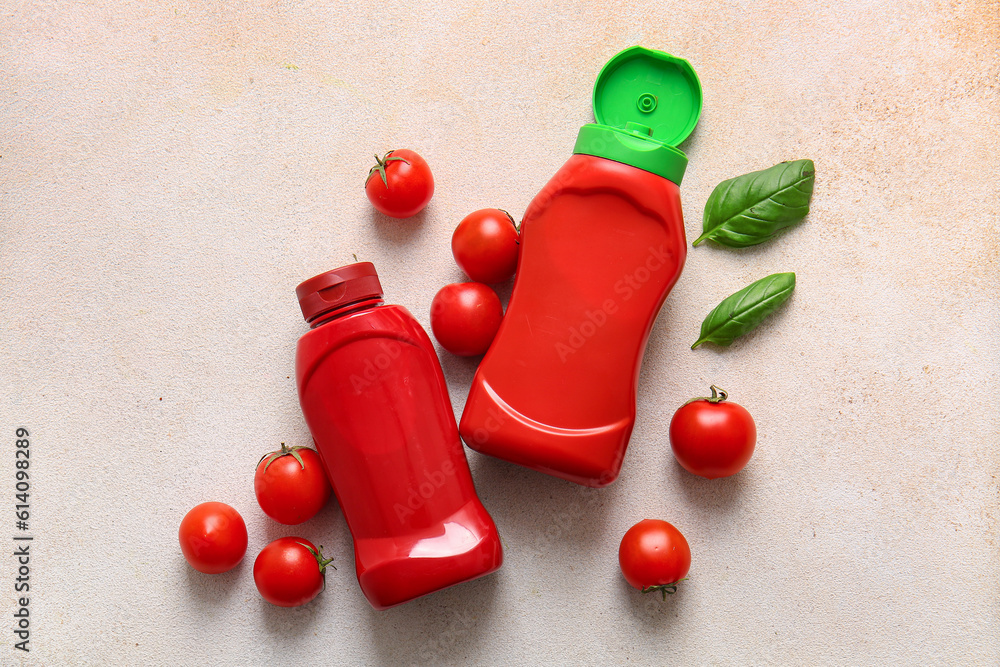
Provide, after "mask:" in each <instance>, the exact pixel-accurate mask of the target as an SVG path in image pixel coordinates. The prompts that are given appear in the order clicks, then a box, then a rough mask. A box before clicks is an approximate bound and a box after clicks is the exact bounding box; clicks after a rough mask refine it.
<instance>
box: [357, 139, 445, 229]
mask: <svg viewBox="0 0 1000 667" xmlns="http://www.w3.org/2000/svg"><path fill="white" fill-rule="evenodd" d="M375 162H377V164H376V165H375V166H374V167H372V168H371V170H370V171H369V172H368V180H367V181H365V194H367V195H368V200H369V201H370V202H371V203H372V206H374V207H375V208H376V209H378V210H379V211H381V212H382V213H385V214H386V215H388V216H389V217H392V218H409V217H411V216H414V215H416V214H417V213H419V212H420V211H421V210H423V208H424V207H425V206H427V202H429V201H430V200H431V195H433V194H434V177H433V176H431V168H430V167H428V166H427V162H426V161H425V160H424V159H423V158H422V157H420V156H419V155H417V154H416V153H414V152H413V151H411V150H407V149H405V148H403V149H400V150H395V151H389V152H388V153H386V154H385V156H383V157H382V158H379V156H378V155H376V156H375Z"/></svg>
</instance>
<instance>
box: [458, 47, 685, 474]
mask: <svg viewBox="0 0 1000 667" xmlns="http://www.w3.org/2000/svg"><path fill="white" fill-rule="evenodd" d="M700 113H701V84H700V83H699V81H698V77H697V75H696V74H695V72H694V69H693V68H692V67H691V65H690V64H689V63H688V62H687V61H686V60H682V59H680V58H675V57H673V56H670V55H668V54H666V53H662V52H660V51H652V50H649V49H644V48H642V47H638V46H637V47H632V48H629V49H626V50H625V51H622V52H621V53H619V54H618V55H616V56H615V57H614V58H612V59H611V60H610V61H609V62H608V63H607V64H606V65H605V66H604V68H603V69H602V70H601V72H600V74H599V75H598V77H597V83H596V85H595V87H594V116H595V117H596V119H597V122H598V124H591V125H585V126H584V127H583V128H582V129H581V130H580V134H579V136H578V139H577V142H576V146H575V148H574V150H573V153H574V155H573V156H572V157H571V158H570V159H569V160H568V161H567V162H566V163H565V164H564V165H563V167H562V168H561V169H560V170H559V171H558V172H557V173H556V175H555V176H554V177H553V178H552V180H551V181H549V183H548V184H547V185H546V186H545V187H544V188H543V189H542V191H541V192H540V193H539V194H538V195H537V196H536V197H535V198H534V200H532V202H531V204H530V205H529V206H528V209H527V211H525V214H524V219H523V221H522V223H521V244H520V250H519V252H520V256H519V259H518V269H517V277H516V279H515V282H514V289H513V293H512V294H511V298H510V304H509V306H508V308H507V312H506V314H505V315H504V318H503V323H502V324H501V326H500V330H499V332H498V333H497V336H496V338H495V339H494V341H493V345H492V346H491V347H490V349H489V351H488V352H487V353H486V356H485V357H484V358H483V361H482V362H481V363H480V365H479V369H478V370H477V372H476V375H475V378H474V379H473V382H472V389H471V391H470V393H469V398H468V401H467V402H466V405H465V411H464V413H463V414H462V419H461V424H460V429H459V430H460V432H461V434H462V437H463V438H464V440H465V442H466V443H467V444H468V445H469V446H470V447H471V448H473V449H475V450H477V451H479V452H482V453H484V454H490V455H492V456H496V457H498V458H501V459H505V460H507V461H511V462H513V463H518V464H520V465H523V466H527V467H529V468H533V469H535V470H539V471H541V472H544V473H548V474H551V475H555V476H557V477H562V478H563V479H568V480H571V481H573V482H578V483H580V484H585V485H587V486H594V487H598V486H604V485H606V484H610V483H611V482H613V481H614V480H615V479H616V478H617V477H618V473H619V472H620V470H621V465H622V459H623V458H624V455H625V449H626V447H627V446H628V441H629V436H630V435H631V433H632V426H633V424H634V422H635V402H636V387H637V384H638V377H639V366H640V364H641V362H642V355H643V352H644V350H645V347H646V340H647V338H648V337H649V332H650V329H651V328H652V325H653V321H654V319H655V318H656V315H657V313H658V312H659V310H660V306H661V305H663V301H664V299H666V297H667V294H668V293H669V291H670V289H671V288H672V287H673V285H674V283H675V282H676V281H677V278H678V277H679V276H680V273H681V268H682V267H683V265H684V258H685V255H686V252H687V247H686V245H687V244H686V240H685V237H684V222H683V219H682V216H681V202H680V189H679V187H678V186H679V185H680V182H681V178H682V177H683V175H684V170H685V167H686V166H687V157H686V156H685V155H684V153H682V152H681V151H680V150H678V149H677V148H676V145H677V144H679V143H680V142H681V141H683V140H684V139H685V138H687V136H688V135H689V134H690V133H691V131H692V130H693V129H694V126H695V124H696V123H697V121H698V116H699V114H700Z"/></svg>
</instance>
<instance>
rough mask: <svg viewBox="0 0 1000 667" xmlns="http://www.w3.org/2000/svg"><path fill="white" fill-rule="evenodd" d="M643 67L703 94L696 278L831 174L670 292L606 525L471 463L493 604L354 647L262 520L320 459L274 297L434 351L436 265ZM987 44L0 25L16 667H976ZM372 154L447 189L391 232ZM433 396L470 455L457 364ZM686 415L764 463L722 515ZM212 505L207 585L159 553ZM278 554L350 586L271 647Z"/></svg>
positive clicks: (690, 19) (476, 11)
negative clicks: (650, 524) (728, 308)
mask: <svg viewBox="0 0 1000 667" xmlns="http://www.w3.org/2000/svg"><path fill="white" fill-rule="evenodd" d="M636 43H639V44H643V45H645V46H649V47H653V48H659V49H662V50H665V51H668V52H672V53H675V54H677V55H681V56H683V57H686V58H687V59H689V60H690V61H691V62H692V64H693V65H694V67H695V68H696V69H697V71H698V73H699V75H700V77H701V81H702V85H703V88H704V95H705V108H704V113H703V116H702V119H701V123H700V125H699V126H698V128H697V130H696V131H695V134H694V135H693V137H692V138H691V139H690V140H689V141H688V142H687V144H685V146H684V147H683V148H684V149H685V150H686V152H687V153H688V155H689V157H690V159H691V163H690V167H689V169H688V173H687V176H686V180H685V182H684V186H683V188H682V193H683V199H684V205H685V211H686V214H687V232H688V236H689V238H694V237H695V236H696V235H697V233H696V232H697V230H698V229H699V228H700V218H701V210H702V207H703V205H704V202H705V200H706V198H707V197H708V194H709V192H710V191H711V189H712V187H713V186H714V185H715V184H716V183H718V182H719V181H721V180H723V179H725V178H728V177H731V176H734V175H737V174H740V173H743V172H746V171H750V170H754V169H760V168H763V167H767V166H770V165H771V164H774V163H775V162H778V161H781V160H785V159H794V158H801V157H808V158H812V159H813V160H815V162H816V167H817V170H818V176H817V182H816V194H815V196H814V198H813V211H812V213H811V214H810V215H809V217H808V219H807V220H806V222H805V223H803V224H802V225H800V226H799V227H797V228H795V229H794V230H792V231H791V232H789V233H787V234H786V235H784V236H783V237H782V238H780V239H779V240H776V241H774V242H772V243H770V244H767V245H764V246H758V247H757V248H753V249H748V250H744V251H738V252H733V251H727V250H724V249H721V248H719V247H708V246H704V247H699V248H696V249H692V250H691V252H690V253H689V256H688V263H687V265H686V267H685V271H684V274H683V276H682V277H681V280H680V282H679V283H678V285H677V287H676V288H675V290H674V292H673V294H672V295H671V297H670V298H669V299H668V301H667V304H666V306H665V307H664V309H663V311H662V312H661V315H660V318H659V319H658V321H657V324H656V326H655V328H654V331H653V334H652V336H651V338H650V341H649V347H648V350H647V355H646V359H645V362H644V365H643V371H642V375H641V379H640V398H639V404H638V415H639V417H638V423H637V425H636V429H635V432H634V434H633V436H632V444H631V447H630V449H629V453H628V455H627V457H626V461H625V468H624V472H623V474H622V476H621V478H620V480H619V481H618V482H617V483H616V484H614V485H613V486H612V487H610V488H608V489H605V490H601V491H594V490H584V489H581V488H578V487H576V486H574V485H572V484H569V483H566V482H562V481H559V480H555V479H552V478H548V477H545V476H543V475H540V474H536V473H533V472H529V471H526V470H522V469H519V468H515V467H513V466H509V465H507V464H503V463H500V462H497V461H494V460H490V459H486V458H484V457H481V456H479V455H476V454H470V463H471V465H472V467H473V473H474V475H475V479H476V482H477V486H478V488H479V490H480V493H481V496H482V498H483V500H484V503H485V504H486V505H487V507H488V508H489V509H490V511H491V512H492V513H493V515H494V517H495V519H496V521H497V523H498V525H499V527H500V530H501V533H502V535H503V538H504V541H505V544H506V563H505V565H504V567H503V568H502V570H501V571H500V572H498V573H497V574H496V575H493V576H491V577H488V578H485V579H481V580H478V581H476V582H473V583H469V584H466V585H463V586H460V587H457V588H454V589H451V590H448V591H445V592H442V593H438V594H435V595H433V596H430V597H427V598H424V599H422V600H419V601H415V602H412V603H409V604H407V605H405V606H403V607H400V608H397V609H394V610H390V611H387V612H375V611H373V610H372V609H370V608H369V606H368V605H367V603H366V602H365V601H364V599H363V598H362V596H361V593H360V591H359V589H358V586H357V583H356V581H355V579H354V575H353V565H352V562H353V561H352V554H351V548H350V540H349V536H348V534H347V531H346V528H345V525H344V521H343V518H342V516H341V515H340V513H339V510H338V508H337V507H336V506H335V504H331V506H330V507H328V509H326V510H325V511H324V512H323V513H322V514H321V515H320V517H319V518H318V519H316V520H314V521H313V522H311V523H309V524H305V525H304V526H302V527H299V528H295V529H289V528H284V527H280V526H277V525H276V524H274V523H272V522H270V521H268V520H265V518H264V517H263V515H262V513H261V512H260V511H259V509H258V508H257V506H256V502H255V500H254V497H253V492H252V484H251V474H252V469H253V465H254V463H255V462H256V460H257V458H258V457H259V456H260V455H261V454H262V453H263V452H264V451H267V450H268V449H270V448H272V447H274V446H275V445H277V443H279V442H281V441H285V442H289V443H295V442H306V441H307V438H308V434H307V431H306V428H305V425H304V423H303V420H302V418H301V415H300V413H299V410H298V405H297V401H296V396H295V388H294V381H293V379H292V375H293V367H292V360H293V357H292V355H293V348H294V344H295V341H296V339H297V337H298V336H299V335H300V334H301V333H302V332H303V331H304V325H303V323H302V322H301V318H300V315H299V312H298V309H297V305H296V302H295V298H294V293H293V290H294V287H295V285H296V284H297V283H298V282H299V281H300V280H302V279H304V278H307V277H309V276H312V275H314V274H316V273H318V272H320V271H323V270H326V269H329V268H333V267H335V266H339V265H341V264H345V263H348V262H350V261H353V260H352V253H354V254H357V256H358V257H359V258H360V259H362V260H370V261H372V262H374V263H375V265H376V266H377V267H378V270H379V272H380V274H381V276H382V282H383V285H384V286H385V289H386V292H387V298H388V299H389V300H391V301H393V302H396V303H400V304H403V305H404V306H406V307H407V308H409V309H410V310H411V311H412V312H413V313H414V314H415V315H416V316H417V318H418V319H420V320H421V322H422V323H424V324H425V326H426V325H427V322H428V308H429V305H430V301H431V298H432V297H433V295H434V292H435V291H436V289H437V288H438V287H439V286H441V285H443V284H445V283H447V282H452V281H455V280H457V279H459V278H460V277H461V274H460V272H459V270H458V269H457V267H455V265H454V263H453V261H452V259H451V256H450V251H449V248H448V239H449V238H450V233H451V230H452V229H453V227H454V225H456V224H457V222H458V221H459V220H460V219H461V217H462V216H463V215H465V214H466V213H468V212H470V211H472V210H474V209H477V208H481V207H485V206H500V207H502V208H505V209H507V210H510V211H511V212H512V213H514V214H515V215H516V216H520V214H521V213H522V212H523V211H524V208H525V207H526V205H527V203H528V202H529V201H530V199H531V197H532V196H533V195H534V194H535V192H537V190H538V189H539V188H541V186H542V185H543V184H544V183H545V182H546V180H547V179H548V178H549V177H550V176H551V175H552V174H553V173H554V172H555V170H556V169H557V168H558V167H559V166H560V165H561V164H562V162H563V161H564V160H565V159H566V158H567V157H568V156H569V153H570V151H571V148H572V145H573V141H574V139H575V135H576V132H577V129H578V128H579V126H580V125H582V124H583V123H586V122H590V121H591V119H592V116H591V109H590V94H591V87H592V85H593V80H594V76H595V74H596V73H597V71H598V70H599V69H600V67H601V65H602V64H603V63H604V62H605V61H606V60H607V59H608V58H609V57H611V56H612V55H613V54H615V53H617V52H618V51H619V50H621V49H623V48H625V47H627V46H630V45H632V44H636ZM998 43H1000V6H998V4H997V2H996V0H978V1H967V2H962V1H956V2H932V1H927V2H921V1H912V0H911V1H905V2H902V3H899V2H895V1H891V2H890V1H889V0H884V1H877V0H876V1H863V0H858V1H856V2H848V3H832V5H831V6H826V5H825V4H823V3H820V4H815V3H814V4H805V5H803V4H801V3H797V2H790V1H788V2H768V3H747V2H725V3H719V2H708V1H707V0H689V1H687V2H683V3H681V2H669V3H654V4H651V3H638V4H624V3H613V2H603V3H586V2H569V3H559V6H558V7H550V6H548V5H547V4H546V3H527V4H519V5H517V6H504V7H502V8H496V7H492V6H490V5H487V4H485V3H478V2H472V1H471V0H466V1H463V2H460V3H451V4H449V3H437V2H434V3H422V4H405V3H374V4H370V5H367V6H365V5H362V6H360V7H354V8H351V9H347V8H345V7H343V6H341V3H325V2H318V1H309V2H253V3H249V2H239V3H232V4H229V3H217V2H211V3H209V2H204V3H201V2H167V3H162V4H160V5H158V6H157V7H148V6H147V4H146V3H120V2H114V1H112V0H94V1H92V2H80V3H56V2H39V1H36V2H19V3H4V5H3V7H2V8H0V71H3V72H4V75H3V77H2V78H0V100H2V101H0V156H2V157H0V193H2V194H0V196H2V200H0V225H2V226H0V316H2V320H0V324H2V326H0V332H2V338H0V369H2V374H3V375H2V377H3V383H2V386H0V433H2V439H0V441H2V442H7V443H8V444H7V445H4V446H3V447H0V451H4V452H7V453H6V454H4V455H2V456H0V480H7V481H0V501H2V503H0V543H4V542H7V541H8V540H9V538H4V537H3V536H4V535H7V534H8V533H13V532H14V531H13V529H12V527H11V526H12V524H13V516H12V515H13V504H14V499H13V488H12V486H13V484H12V482H11V481H10V480H12V477H13V475H12V472H13V453H12V449H13V445H12V441H13V437H14V436H13V431H14V429H15V428H16V427H17V426H25V427H27V428H28V429H30V431H31V433H32V442H33V448H32V456H33V459H32V468H31V470H32V472H33V484H34V486H33V492H34V493H33V495H32V523H31V527H32V533H33V534H34V535H35V536H36V541H35V542H34V544H33V546H32V549H34V551H33V555H34V559H33V561H32V581H31V586H32V591H31V594H32V602H31V614H32V616H31V619H32V630H33V634H32V648H33V651H32V653H31V654H30V656H28V658H27V659H25V660H24V662H25V663H26V664H38V665H60V664H105V663H107V664H111V663H114V664H120V663H128V664H144V665H154V664H185V665H195V664H220V663H231V664H262V663H266V662H272V661H275V660H278V659H280V660H282V661H284V662H287V663H289V664H306V663H311V664H330V663H343V664H409V663H435V664H470V663H503V664H524V665H530V664H539V663H543V662H546V663H576V664H579V663H586V662H592V663H605V664H606V663H611V662H619V663H625V662H627V663H629V664H880V665H881V664H900V665H912V664H946V663H947V664H978V665H985V664H997V662H998V661H1000V599H998V584H1000V581H998V579H1000V577H998V574H1000V561H998V551H997V543H996V538H997V495H998V494H997V490H998V489H997V479H996V474H997V471H998V461H1000V457H998V445H1000V428H998V417H997V410H996V406H995V399H994V397H995V395H996V394H997V390H998V387H997V375H998V373H997V371H998V345H997V341H998V337H1000V336H998V334H1000V327H998V320H1000V309H998V301H997V293H998V288H1000V279H998V272H997V258H998V244H997V233H998V228H1000V213H998V194H997V187H996V178H997V173H998V172H1000V159H998V157H997V156H998V155H1000V145H998V138H997V137H998V133H997V127H998V124H1000V103H998V78H1000V58H998V50H997V49H998ZM397 147H409V148H413V149H416V150H418V151H419V152H420V153H421V154H423V155H424V156H425V157H426V158H427V160H428V161H429V163H430V164H431V167H432V169H433V170H434V175H435V177H436V180H437V192H436V194H435V197H434V199H433V201H432V202H431V204H430V206H429V207H428V209H427V210H426V212H425V213H423V214H421V215H420V216H418V217H417V218H416V219H415V220H412V221H409V222H397V221H391V220H388V219H385V218H382V217H380V216H378V215H376V214H374V213H373V212H372V211H371V209H370V207H369V205H368V203H367V201H366V200H365V198H364V195H363V192H362V189H361V184H362V181H363V178H364V176H365V174H366V173H367V170H368V167H369V164H370V160H371V155H372V153H374V152H379V153H381V152H383V151H385V150H388V149H390V148H397ZM775 271H795V272H796V273H797V274H798V285H797V287H796V291H795V295H794V296H793V297H792V299H791V300H790V302H789V303H788V304H787V306H786V307H784V308H783V309H782V310H781V311H780V312H779V313H778V314H777V315H776V316H774V317H773V318H771V319H770V320H769V321H768V322H767V323H766V324H765V325H763V326H762V327H761V328H760V329H758V330H757V331H756V332H754V333H752V334H751V335H749V336H747V337H745V338H744V339H742V340H739V341H737V343H736V344H734V345H733V346H732V347H731V348H730V349H726V350H718V349H699V350H697V351H694V352H692V351H691V350H689V349H688V346H689V345H690V343H691V342H692V341H693V340H694V338H695V336H696V333H697V328H698V325H699V323H700V322H701V319H702V317H703V316H704V315H705V314H706V313H707V312H708V310H709V309H710V308H711V307H712V306H714V305H715V304H716V303H717V302H718V301H719V300H720V299H721V298H722V297H724V296H726V295H728V294H729V293H731V292H733V291H735V289H737V288H739V287H741V286H743V285H745V284H747V283H749V282H750V281H752V280H754V279H756V278H759V277H761V276H764V275H766V274H768V273H773V272H775ZM442 362H443V365H444V368H445V372H446V375H447V377H448V380H449V383H450V387H451V392H452V399H453V402H454V406H455V410H456V413H460V411H461V408H462V406H463V404H464V400H465V393H466V391H467V388H468V383H469V381H470V379H471V376H472V373H473V370H474V362H472V361H468V360H461V359H457V358H453V357H450V356H448V355H447V354H446V353H443V354H442ZM711 383H716V384H719V385H721V386H723V387H725V388H726V389H727V390H728V391H729V393H730V395H731V396H732V398H733V400H736V401H737V402H739V403H741V404H743V405H744V406H746V407H747V408H748V409H749V410H750V411H751V412H752V413H753V414H754V415H755V417H756V419H757V423H758V426H759V430H760V438H759V443H758V448H757V453H756V455H755V457H754V459H753V460H752V462H751V463H750V465H749V466H748V468H747V469H746V470H745V471H744V472H743V473H741V474H740V475H738V476H737V477H735V478H731V479H728V480H719V481H715V482H709V481H706V480H701V479H700V478H694V477H692V476H690V475H687V474H686V473H684V472H683V471H682V470H680V469H679V468H678V466H677V465H676V464H675V463H674V461H673V460H672V457H671V455H670V452H669V445H668V442H667V438H666V430H667V424H668V422H669V419H670V416H671V414H672V413H673V410H674V409H675V408H676V407H677V406H679V405H680V404H681V403H682V402H683V401H684V400H686V399H687V398H689V397H691V396H693V395H703V394H704V392H705V390H706V389H707V387H708V385H709V384H711ZM209 499H214V500H220V501H225V502H229V503H231V504H233V505H234V506H235V507H236V508H237V509H239V510H240V511H241V513H242V514H243V515H244V517H245V518H246V520H247V523H248V526H249V529H250V549H249V551H248V555H247V558H246V559H245V560H244V562H243V564H242V565H241V566H240V567H239V568H238V569H237V570H235V571H234V572H231V573H229V574H225V575H219V576H215V577H208V576H204V575H199V574H198V573H196V572H194V571H192V570H191V569H190V568H188V566H187V565H186V564H185V562H184V560H183V558H182V557H181V555H180V553H179V549H178V547H177V542H176V531H177V525H178V523H179V521H180V519H181V517H182V516H183V514H184V512H186V511H187V509H189V508H190V507H191V506H193V505H194V504H196V503H198V502H202V501H204V500H209ZM4 506H7V507H8V508H9V509H8V510H4V509H3V507H4ZM647 516H649V517H654V516H655V517H661V518H664V519H667V520H669V521H671V522H673V523H675V524H676V525H678V526H679V527H680V528H681V529H682V530H683V531H684V532H685V534H686V535H687V537H688V539H689V541H690V543H691V546H692V551H693V553H694V563H693V566H692V570H691V574H690V580H689V581H687V582H685V583H684V584H683V586H682V587H681V590H680V592H679V593H678V594H677V595H676V596H674V597H673V598H672V599H669V600H667V602H666V603H661V602H660V601H658V600H655V599H651V598H648V597H642V596H640V595H638V594H636V593H635V592H634V591H632V590H631V589H629V588H628V586H627V585H626V584H625V582H624V581H623V580H622V578H621V576H620V575H619V573H618V567H617V546H618V541H619V539H620V537H621V535H622V534H623V533H624V531H625V530H626V529H627V528H628V527H629V526H630V525H631V524H632V523H634V522H635V521H637V520H639V519H641V518H644V517H647ZM294 533H301V534H303V536H305V537H309V538H311V539H314V540H315V541H317V542H318V543H322V544H323V545H325V546H326V547H327V549H328V550H329V553H330V554H332V555H334V556H336V557H337V564H338V567H339V568H340V569H339V570H337V571H336V572H332V573H331V575H330V576H329V577H328V580H327V590H326V591H325V592H324V593H323V595H322V596H321V597H320V598H319V599H318V600H317V601H315V602H313V603H312V604H310V605H308V606H306V607H304V608H301V609H297V610H281V609H277V608H274V607H271V606H269V605H268V604H267V603H265V602H263V601H262V600H261V599H260V598H259V596H258V595H257V592H256V590H255V588H254V585H253V578H252V576H251V566H252V560H253V558H254V557H255V555H256V553H257V551H258V550H259V549H260V548H261V547H262V546H263V545H264V544H266V542H267V541H269V540H270V539H272V538H274V537H276V536H279V535H286V534H294ZM6 550H7V547H2V548H0V551H4V552H6ZM14 576H15V575H14V562H13V559H12V558H3V559H0V613H2V614H3V617H4V618H6V619H8V620H7V621H5V622H3V623H0V663H2V664H11V663H12V662H16V661H18V660H21V659H22V658H23V657H24V656H21V655H20V654H16V653H15V652H14V651H13V649H12V648H11V645H12V643H13V636H12V635H11V633H10V630H9V626H11V621H10V619H11V613H12V611H13V605H14V593H13V591H12V589H13V578H14Z"/></svg>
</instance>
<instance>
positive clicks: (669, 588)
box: [642, 579, 684, 600]
mask: <svg viewBox="0 0 1000 667" xmlns="http://www.w3.org/2000/svg"><path fill="white" fill-rule="evenodd" d="M681 581H684V579H680V580H678V581H675V582H674V583H672V584H660V585H658V586H646V587H645V588H643V589H642V592H643V593H652V592H653V591H659V592H660V593H661V594H662V595H663V599H664V600H666V599H667V594H668V593H669V594H670V595H673V594H674V593H676V592H677V584H679V583H680V582H681Z"/></svg>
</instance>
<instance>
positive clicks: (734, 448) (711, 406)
mask: <svg viewBox="0 0 1000 667" xmlns="http://www.w3.org/2000/svg"><path fill="white" fill-rule="evenodd" d="M717 392H718V393H717ZM720 394H721V395H720ZM727 397H728V395H727V394H726V392H724V391H722V390H721V389H719V388H718V387H716V386H715V385H712V396H711V397H709V398H696V399H692V400H691V401H688V402H687V403H685V404H684V405H682V406H681V407H680V409H678V410H677V412H675V413H674V417H673V419H671V420H670V447H671V448H672V449H673V450H674V456H675V457H676V458H677V462H678V463H680V464H681V466H683V467H684V469H685V470H687V471H689V472H692V473H694V474H695V475H701V476H702V477H707V478H708V479H716V478H717V477H728V476H730V475H735V474H736V473H738V472H739V471H740V470H743V467H744V466H745V465H746V464H747V462H748V461H750V457H751V456H753V450H754V446H755V445H756V444H757V426H756V424H754V421H753V417H751V416H750V413H749V412H747V411H746V409H745V408H744V407H743V406H741V405H737V404H736V403H732V402H729V401H726V398H727Z"/></svg>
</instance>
